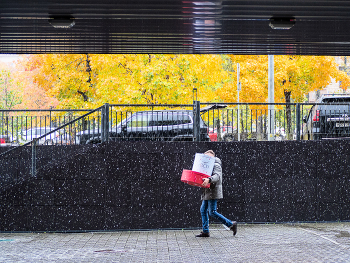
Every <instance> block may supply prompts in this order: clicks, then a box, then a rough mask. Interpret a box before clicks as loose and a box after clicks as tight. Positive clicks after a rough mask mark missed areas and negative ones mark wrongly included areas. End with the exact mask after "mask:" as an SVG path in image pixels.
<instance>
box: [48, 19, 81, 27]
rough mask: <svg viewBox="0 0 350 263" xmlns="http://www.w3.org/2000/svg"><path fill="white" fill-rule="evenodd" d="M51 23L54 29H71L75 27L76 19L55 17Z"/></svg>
mask: <svg viewBox="0 0 350 263" xmlns="http://www.w3.org/2000/svg"><path fill="white" fill-rule="evenodd" d="M49 23H50V24H51V25H52V26H53V27H54V28H71V27H73V26H74V25H75V21H74V18H71V17H54V18H51V19H49Z"/></svg>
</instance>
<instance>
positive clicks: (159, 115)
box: [76, 110, 210, 144]
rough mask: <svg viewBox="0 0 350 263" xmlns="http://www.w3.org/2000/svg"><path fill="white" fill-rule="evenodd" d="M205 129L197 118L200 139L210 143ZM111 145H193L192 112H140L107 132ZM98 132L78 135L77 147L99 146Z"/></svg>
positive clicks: (92, 131) (99, 133)
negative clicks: (169, 143)
mask: <svg viewBox="0 0 350 263" xmlns="http://www.w3.org/2000/svg"><path fill="white" fill-rule="evenodd" d="M207 130H208V127H207V126H206V124H205V123H204V121H203V120H202V118H200V139H201V141H209V140H210V139H209V136H208V133H207ZM109 140H110V141H139V140H142V141H145V140H147V141H193V112H192V111H190V110H173V111H140V112H136V113H134V114H132V115H131V116H130V117H129V118H126V119H124V120H123V121H122V122H121V123H119V124H118V125H117V126H116V127H112V128H110V130H109ZM100 141H101V131H98V130H85V131H82V132H79V133H77V135H76V143H77V144H88V143H99V142H100Z"/></svg>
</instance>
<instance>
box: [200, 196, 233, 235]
mask: <svg viewBox="0 0 350 263" xmlns="http://www.w3.org/2000/svg"><path fill="white" fill-rule="evenodd" d="M217 203H218V200H217V199H212V200H203V202H202V205H201V215H202V224H203V232H204V233H209V216H211V217H214V218H215V219H217V220H219V221H220V222H221V223H222V224H224V225H225V226H227V227H230V226H232V222H231V221H230V220H228V219H227V218H226V217H224V216H223V215H221V214H219V213H218V212H216V208H217Z"/></svg>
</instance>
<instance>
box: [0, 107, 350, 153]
mask: <svg viewBox="0 0 350 263" xmlns="http://www.w3.org/2000/svg"><path fill="white" fill-rule="evenodd" d="M269 105H270V104H269V103H200V102H198V101H194V103H193V104H171V105H168V104H164V105H152V104H129V105H125V104H111V105H109V104H105V105H104V106H102V107H100V108H99V109H100V110H101V112H100V113H98V114H97V113H96V112H95V111H94V112H95V113H94V114H91V113H90V112H91V110H40V111H39V110H23V111H20V110H13V111H11V110H7V111H5V110H0V135H5V136H6V138H10V140H11V142H10V144H11V145H13V146H16V145H23V144H25V143H27V142H30V141H32V140H33V139H37V138H39V137H40V138H41V139H38V140H36V142H37V144H38V145H71V144H86V143H100V142H104V141H120V140H128V141H137V140H154V141H203V140H204V141H243V140H300V139H304V140H305V139H324V138H344V137H350V125H349V123H350V118H349V117H346V116H347V114H348V113H349V110H346V109H343V108H342V109H340V108H339V109H338V110H337V109H334V110H332V111H325V112H324V113H323V112H322V111H315V110H314V109H315V107H316V106H317V105H327V104H324V103H322V104H317V103H300V104H299V103H287V104H286V103H275V104H273V106H274V107H273V110H269V109H268V106H269ZM331 105H333V106H334V105H343V106H344V105H345V106H347V107H349V105H348V104H344V103H343V104H342V103H333V104H331ZM339 107H340V106H339ZM86 112H88V113H90V114H87V115H84V117H83V118H79V119H77V117H78V116H80V115H81V114H82V113H86ZM320 113H321V117H317V116H316V117H315V115H316V114H320ZM343 115H344V117H342V116H343ZM199 116H200V117H199ZM197 117H198V118H197ZM73 120H74V121H73ZM67 123H70V124H69V125H64V124H67ZM62 125H64V128H60V129H57V127H62ZM6 145H8V143H7V144H6Z"/></svg>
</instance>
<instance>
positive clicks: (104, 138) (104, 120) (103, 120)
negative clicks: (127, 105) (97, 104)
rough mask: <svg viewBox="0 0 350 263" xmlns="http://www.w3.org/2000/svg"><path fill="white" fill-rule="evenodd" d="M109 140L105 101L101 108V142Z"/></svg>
mask: <svg viewBox="0 0 350 263" xmlns="http://www.w3.org/2000/svg"><path fill="white" fill-rule="evenodd" d="M108 140H109V104H108V103H106V104H105V105H104V106H103V107H102V109H101V142H108Z"/></svg>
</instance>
